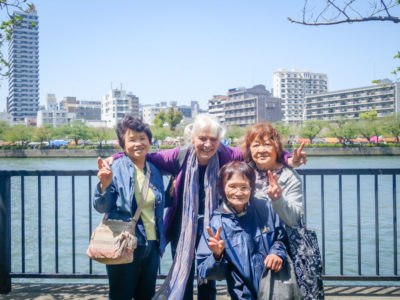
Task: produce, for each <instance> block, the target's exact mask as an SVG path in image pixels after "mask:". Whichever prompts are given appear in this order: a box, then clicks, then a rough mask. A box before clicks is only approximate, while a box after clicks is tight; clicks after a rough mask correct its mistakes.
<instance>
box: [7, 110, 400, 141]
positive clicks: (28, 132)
mask: <svg viewBox="0 0 400 300" xmlns="http://www.w3.org/2000/svg"><path fill="white" fill-rule="evenodd" d="M179 114H180V113H179ZM179 114H176V115H178V117H177V119H179V118H180V117H179ZM161 118H162V113H160V114H159V115H157V118H156V119H161ZM173 118H174V117H173ZM166 122H167V123H169V122H168V121H166ZM154 123H155V125H154V126H152V127H151V130H152V133H153V138H154V139H156V140H165V138H166V137H168V136H170V137H174V136H175V137H177V136H182V135H183V126H180V125H178V124H179V123H180V120H179V122H178V123H177V124H174V125H173V126H171V125H170V126H164V124H165V122H162V123H161V122H157V121H155V122H154ZM273 125H274V126H275V127H276V128H277V129H278V131H279V132H280V133H281V135H282V137H283V138H285V139H289V140H291V139H294V138H295V137H300V138H308V139H309V140H310V142H311V143H313V141H314V139H315V138H316V137H335V138H337V139H339V140H340V141H341V142H342V143H347V142H350V141H351V140H352V139H355V138H357V137H362V138H365V139H367V140H368V142H370V143H371V138H372V137H374V136H386V137H395V138H396V143H399V135H400V118H397V117H396V115H391V116H387V117H384V118H379V119H378V118H377V112H376V111H370V112H366V113H363V114H360V120H337V121H335V122H330V123H328V122H322V121H304V122H303V124H302V125H301V126H299V125H296V124H293V125H291V124H285V123H283V122H277V123H274V124H273ZM247 129H248V128H247V127H238V126H231V127H229V128H228V130H227V134H226V137H227V138H229V139H236V138H240V137H242V136H243V135H244V134H245V133H246V131H247ZM116 138H117V137H116V134H115V129H114V128H105V127H102V128H92V127H88V126H86V125H85V124H84V123H82V122H71V123H70V124H67V125H64V126H60V127H57V128H53V127H52V126H51V125H45V126H43V127H37V128H36V127H26V126H24V125H15V126H9V125H8V124H7V123H6V122H0V140H4V141H8V142H13V143H15V142H22V144H27V143H29V142H40V143H43V142H49V141H50V140H54V139H63V140H74V141H75V144H76V145H78V144H79V141H81V140H91V141H93V142H97V143H98V144H99V146H100V147H102V145H103V144H104V142H105V141H107V140H114V139H116Z"/></svg>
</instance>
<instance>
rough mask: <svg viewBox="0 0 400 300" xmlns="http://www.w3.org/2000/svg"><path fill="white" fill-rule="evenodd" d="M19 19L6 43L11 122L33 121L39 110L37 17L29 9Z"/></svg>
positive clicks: (8, 103) (16, 14) (18, 13)
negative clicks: (26, 119)
mask: <svg viewBox="0 0 400 300" xmlns="http://www.w3.org/2000/svg"><path fill="white" fill-rule="evenodd" d="M15 16H20V17H22V21H20V24H19V25H17V26H16V27H15V28H14V30H13V32H12V35H11V40H10V42H9V47H8V51H9V64H10V66H9V74H10V75H9V84H8V91H9V93H8V97H7V112H8V113H9V114H11V117H12V119H13V121H25V118H29V119H32V118H36V115H37V112H38V110H39V17H38V15H37V12H36V10H35V8H34V6H32V8H31V9H30V10H29V11H28V12H26V13H25V12H14V17H15Z"/></svg>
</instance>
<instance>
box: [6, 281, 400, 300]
mask: <svg viewBox="0 0 400 300" xmlns="http://www.w3.org/2000/svg"><path fill="white" fill-rule="evenodd" d="M217 289H218V291H217V299H218V300H227V299H230V298H229V296H228V295H227V292H226V288H225V287H224V286H218V287H217ZM325 291H326V297H325V299H327V300H342V299H354V300H355V299H399V300H400V286H398V287H393V286H392V287H354V286H346V287H329V286H328V287H326V288H325ZM107 292H108V286H107V285H104V284H13V285H12V292H11V293H10V294H9V295H7V296H5V295H0V299H13V300H14V299H15V300H20V299H38V300H52V299H56V300H61V299H63V300H64V299H85V300H95V299H96V300H97V299H99V300H103V299H104V300H107Z"/></svg>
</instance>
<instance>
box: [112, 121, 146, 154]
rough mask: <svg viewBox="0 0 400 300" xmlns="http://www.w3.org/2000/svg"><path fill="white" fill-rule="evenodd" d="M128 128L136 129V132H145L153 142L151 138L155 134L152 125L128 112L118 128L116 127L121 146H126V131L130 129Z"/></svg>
mask: <svg viewBox="0 0 400 300" xmlns="http://www.w3.org/2000/svg"><path fill="white" fill-rule="evenodd" d="M128 129H130V130H134V131H136V132H144V133H145V134H146V135H147V137H148V139H149V142H150V144H151V139H152V136H153V135H152V134H151V130H150V126H149V125H148V124H146V123H143V122H142V120H140V119H138V118H135V117H134V116H132V115H129V114H127V115H125V116H124V118H123V119H122V121H121V122H119V123H118V125H117V129H115V132H116V134H117V137H118V142H119V145H120V146H121V148H124V147H125V133H126V132H127V131H128Z"/></svg>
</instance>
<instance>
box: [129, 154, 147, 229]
mask: <svg viewBox="0 0 400 300" xmlns="http://www.w3.org/2000/svg"><path fill="white" fill-rule="evenodd" d="M150 173H151V171H150V167H149V164H148V163H147V161H146V177H145V178H144V182H143V186H142V190H141V191H140V193H141V194H142V195H141V196H142V199H141V200H140V203H139V205H138V207H137V208H136V212H135V215H134V216H133V218H132V223H133V229H134V230H135V227H136V223H137V222H138V220H139V217H140V214H141V213H142V209H143V206H144V202H145V201H146V199H147V194H148V192H149V182H150Z"/></svg>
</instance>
